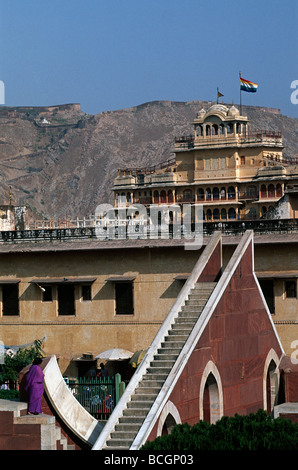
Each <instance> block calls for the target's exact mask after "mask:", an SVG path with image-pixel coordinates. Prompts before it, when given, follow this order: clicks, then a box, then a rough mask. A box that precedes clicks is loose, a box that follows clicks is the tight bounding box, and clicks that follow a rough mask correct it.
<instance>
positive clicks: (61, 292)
mask: <svg viewBox="0 0 298 470" xmlns="http://www.w3.org/2000/svg"><path fill="white" fill-rule="evenodd" d="M58 314H59V315H75V295H74V285H73V284H67V285H62V284H58Z"/></svg>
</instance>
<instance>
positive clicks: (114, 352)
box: [95, 348, 133, 361]
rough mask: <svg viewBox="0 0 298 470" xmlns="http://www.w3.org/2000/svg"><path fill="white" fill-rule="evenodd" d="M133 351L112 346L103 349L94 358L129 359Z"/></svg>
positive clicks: (108, 359) (107, 359)
mask: <svg viewBox="0 0 298 470" xmlns="http://www.w3.org/2000/svg"><path fill="white" fill-rule="evenodd" d="M132 355H133V353H132V352H131V351H128V350H127V349H120V348H112V349H107V351H103V352H101V353H100V354H98V355H97V356H95V359H102V360H104V361H124V360H125V359H130V358H131V357H132Z"/></svg>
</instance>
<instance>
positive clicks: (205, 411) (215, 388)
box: [199, 361, 223, 424]
mask: <svg viewBox="0 0 298 470" xmlns="http://www.w3.org/2000/svg"><path fill="white" fill-rule="evenodd" d="M199 401H200V419H202V420H204V421H207V422H209V423H210V424H214V423H216V421H218V420H219V419H220V418H221V417H222V416H223V392H222V383H221V379H220V375H219V372H218V369H217V367H216V365H215V364H214V363H213V362H212V361H209V362H208V364H207V365H206V367H205V370H204V372H203V375H202V380H201V385H200V399H199Z"/></svg>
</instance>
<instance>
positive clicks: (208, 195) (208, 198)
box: [206, 188, 211, 201]
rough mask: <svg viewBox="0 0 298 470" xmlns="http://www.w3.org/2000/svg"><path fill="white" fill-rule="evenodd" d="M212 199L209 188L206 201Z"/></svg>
mask: <svg viewBox="0 0 298 470" xmlns="http://www.w3.org/2000/svg"><path fill="white" fill-rule="evenodd" d="M210 199H211V189H210V188H207V189H206V200H207V201H208V200H210Z"/></svg>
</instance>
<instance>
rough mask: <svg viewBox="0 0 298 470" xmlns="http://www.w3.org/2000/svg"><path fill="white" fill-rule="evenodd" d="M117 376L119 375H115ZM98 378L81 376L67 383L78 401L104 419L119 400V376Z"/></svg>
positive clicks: (92, 413) (93, 413)
mask: <svg viewBox="0 0 298 470" xmlns="http://www.w3.org/2000/svg"><path fill="white" fill-rule="evenodd" d="M117 376H119V377H117ZM117 376H116V377H108V378H101V379H100V380H99V379H92V378H88V379H85V378H81V379H79V380H78V381H76V382H73V383H71V382H70V383H69V385H68V386H69V388H70V390H71V391H72V393H73V395H74V397H75V398H76V399H77V400H78V402H79V403H80V404H81V405H82V406H83V407H84V408H85V409H86V410H87V411H88V412H89V413H90V414H91V415H92V416H94V418H96V419H98V420H103V421H106V420H107V419H108V418H109V416H110V414H111V413H112V411H113V409H114V408H115V406H116V404H117V402H118V400H119V383H120V380H121V377H120V375H119V374H117Z"/></svg>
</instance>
